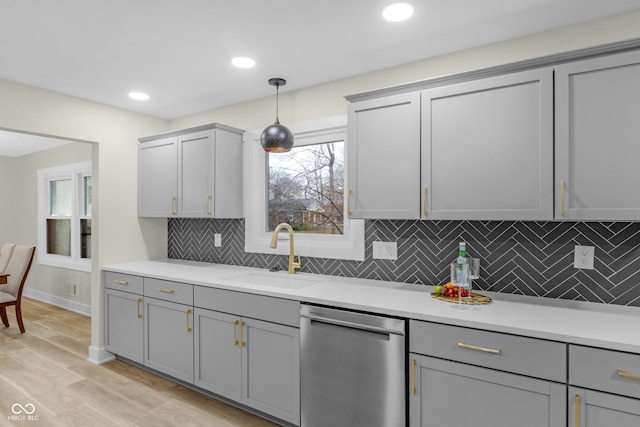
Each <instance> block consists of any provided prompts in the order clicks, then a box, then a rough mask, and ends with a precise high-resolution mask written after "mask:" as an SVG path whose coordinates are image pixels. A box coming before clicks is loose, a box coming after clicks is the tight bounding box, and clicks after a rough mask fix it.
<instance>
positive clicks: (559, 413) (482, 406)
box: [409, 354, 566, 427]
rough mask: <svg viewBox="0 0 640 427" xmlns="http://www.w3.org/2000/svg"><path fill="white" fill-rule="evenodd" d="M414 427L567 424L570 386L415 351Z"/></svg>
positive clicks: (412, 361)
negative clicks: (567, 392) (567, 387)
mask: <svg viewBox="0 0 640 427" xmlns="http://www.w3.org/2000/svg"><path fill="white" fill-rule="evenodd" d="M410 364H411V365H410V366H411V384H410V394H409V407H410V425H411V427H440V426H466V425H468V426H491V427H514V426H519V427H565V425H566V424H565V422H566V416H565V410H566V404H565V399H566V386H565V385H563V384H557V383H554V382H550V381H545V380H539V379H535V378H529V377H525V376H521V375H516V374H510V373H505V372H499V371H495V370H492V369H486V368H480V367H477V366H471V365H466V364H463V363H457V362H451V361H448V360H442V359H437V358H433V357H428V356H422V355H417V354H411V355H410Z"/></svg>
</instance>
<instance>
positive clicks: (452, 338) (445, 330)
mask: <svg viewBox="0 0 640 427" xmlns="http://www.w3.org/2000/svg"><path fill="white" fill-rule="evenodd" d="M409 346H410V348H411V352H413V353H420V354H424V355H427V356H432V357H437V358H440V359H446V360H453V361H456V362H462V363H469V364H472V365H477V366H483V367H487V368H493V369H498V370H501V371H506V372H513V373H516V374H522V375H528V376H532V377H537V378H542V379H546V380H551V381H558V382H565V381H566V378H567V346H566V344H563V343H557V342H553V341H546V340H541V339H536V338H525V337H519V336H515V335H509V334H502V333H499V332H489V331H481V330H477V329H469V328H463V327H459V326H450V325H442V324H437V323H429V322H420V321H414V320H412V321H411V326H410V344H409Z"/></svg>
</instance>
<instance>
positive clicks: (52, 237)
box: [47, 219, 71, 256]
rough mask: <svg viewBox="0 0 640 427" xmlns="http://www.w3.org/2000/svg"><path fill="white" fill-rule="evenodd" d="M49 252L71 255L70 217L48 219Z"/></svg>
mask: <svg viewBox="0 0 640 427" xmlns="http://www.w3.org/2000/svg"><path fill="white" fill-rule="evenodd" d="M47 253H48V254H55V255H64V256H71V220H70V219H47Z"/></svg>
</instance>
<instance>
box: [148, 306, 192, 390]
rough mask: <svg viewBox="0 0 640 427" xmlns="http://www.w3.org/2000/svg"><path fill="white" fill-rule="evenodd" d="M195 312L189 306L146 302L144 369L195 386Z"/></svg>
mask: <svg viewBox="0 0 640 427" xmlns="http://www.w3.org/2000/svg"><path fill="white" fill-rule="evenodd" d="M192 311H193V309H192V307H190V306H187V305H183V304H176V303H173V302H168V301H162V300H158V299H155V298H145V300H144V315H145V328H144V364H145V366H148V367H149V368H152V369H156V370H158V371H160V372H164V373H165V374H167V375H170V376H172V377H175V378H177V379H180V380H182V381H186V382H189V383H193V329H192V327H193V312H192Z"/></svg>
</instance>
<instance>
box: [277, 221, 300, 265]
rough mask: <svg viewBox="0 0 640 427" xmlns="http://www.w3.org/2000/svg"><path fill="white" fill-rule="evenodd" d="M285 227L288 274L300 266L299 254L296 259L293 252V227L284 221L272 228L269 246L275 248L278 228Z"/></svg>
mask: <svg viewBox="0 0 640 427" xmlns="http://www.w3.org/2000/svg"><path fill="white" fill-rule="evenodd" d="M283 228H284V229H285V230H287V231H288V232H289V274H296V270H297V269H299V268H301V267H302V264H301V263H300V256H299V255H298V261H296V260H295V255H294V253H293V228H291V226H290V225H289V224H287V223H286V222H283V223H282V224H280V225H278V226H277V227H276V229H275V230H273V237H272V238H271V244H270V245H269V247H271V248H274V249H275V248H276V247H277V246H278V233H279V232H280V230H282V229H283Z"/></svg>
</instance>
